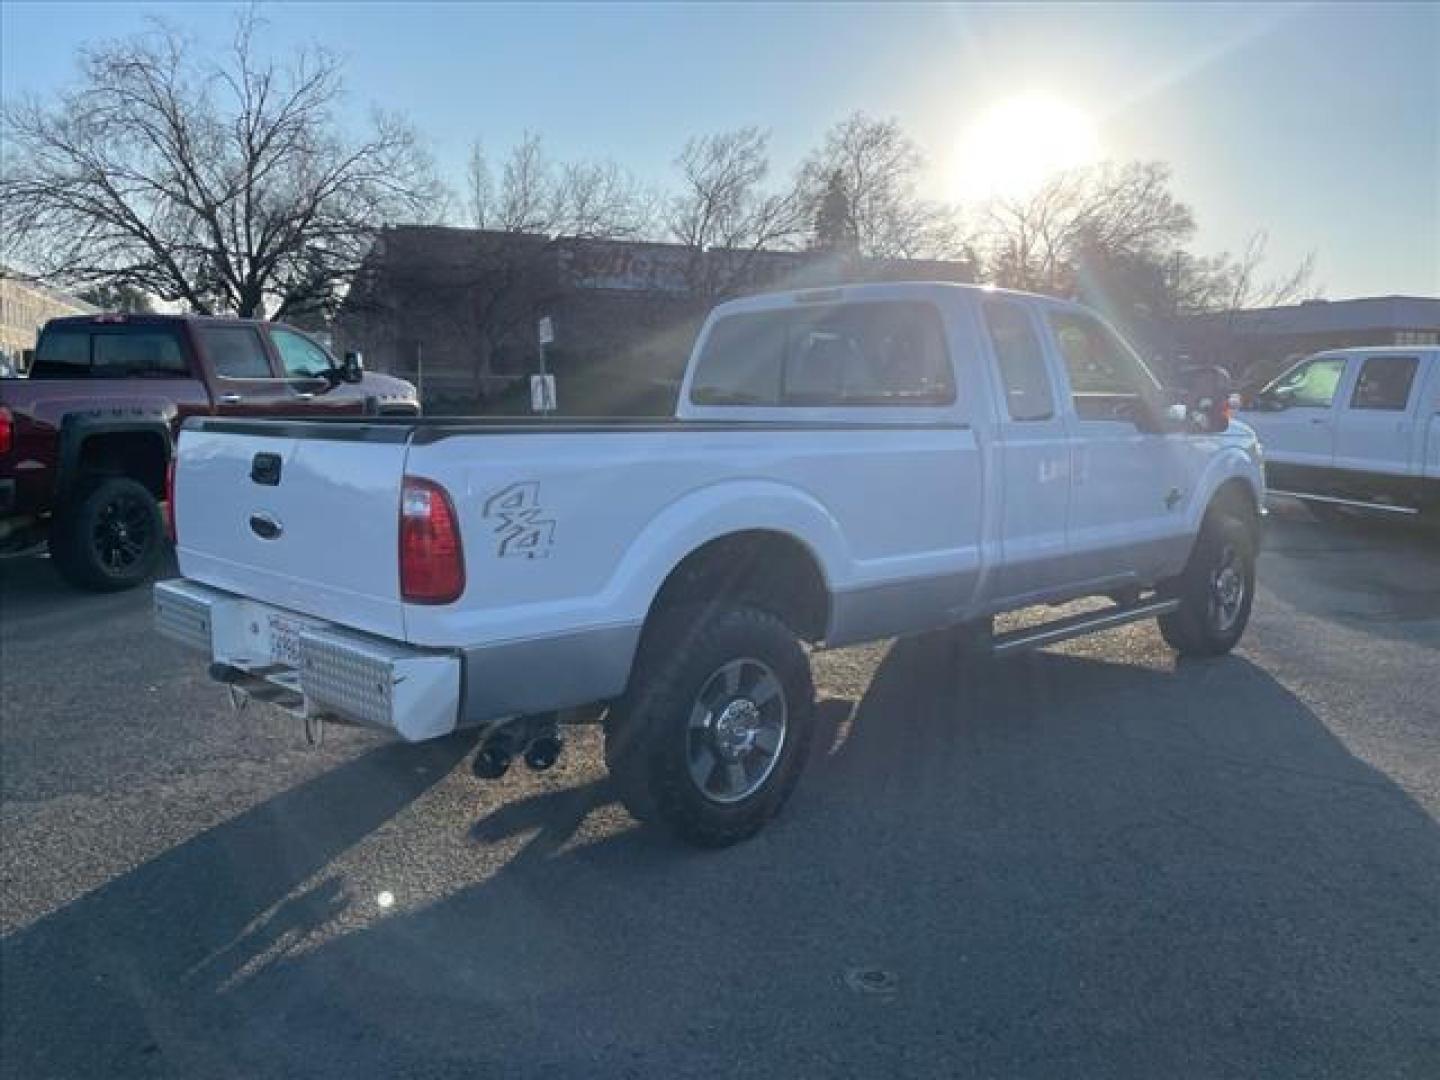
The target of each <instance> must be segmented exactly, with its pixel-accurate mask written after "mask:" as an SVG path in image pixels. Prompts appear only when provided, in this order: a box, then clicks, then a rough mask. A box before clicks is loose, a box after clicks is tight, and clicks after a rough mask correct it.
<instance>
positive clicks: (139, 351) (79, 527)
mask: <svg viewBox="0 0 1440 1080" xmlns="http://www.w3.org/2000/svg"><path fill="white" fill-rule="evenodd" d="M28 376H29V377H28V378H20V379H0V552H7V551H9V552H13V551H17V550H21V549H23V548H26V547H29V546H32V545H34V544H36V543H39V542H41V541H44V540H48V541H49V545H50V554H51V558H52V560H53V561H54V563H55V566H56V568H57V569H58V570H59V571H60V572H61V574H63V575H64V576H65V577H66V578H67V579H68V580H69V581H71V582H73V583H74V584H76V585H79V586H81V587H83V588H88V589H96V590H114V589H125V588H129V587H131V586H133V585H137V584H139V583H140V582H142V581H144V580H146V579H147V578H148V577H149V576H150V574H151V573H152V572H153V571H154V569H155V565H156V563H157V562H158V560H159V559H160V556H161V554H162V552H163V550H164V545H165V535H164V523H163V521H162V518H161V510H160V506H161V503H162V502H163V500H164V498H165V480H166V474H167V470H168V467H169V464H170V457H171V453H172V451H173V449H174V446H175V438H176V435H177V432H178V429H179V427H180V424H181V423H182V422H183V421H184V419H185V418H186V417H187V416H192V415H206V416H305V417H313V418H318V417H328V416H342V415H346V414H353V415H363V414H372V415H411V416H413V415H418V414H419V411H420V405H419V400H418V398H417V397H416V394H415V388H414V387H413V386H411V385H410V384H409V383H407V382H405V381H404V380H402V379H396V378H392V377H390V376H387V375H377V374H374V373H369V372H365V371H364V370H363V368H362V366H361V363H360V358H359V355H358V354H354V353H352V354H348V355H347V356H346V358H345V362H344V363H343V364H337V363H336V362H335V360H334V358H333V357H332V356H331V355H330V353H329V352H328V351H326V349H325V348H324V347H323V346H322V345H321V344H320V343H319V342H317V341H316V340H315V339H314V338H311V337H309V336H307V335H305V334H302V333H301V332H299V331H298V330H294V329H291V328H290V327H287V326H280V325H276V324H273V323H265V322H258V321H252V320H247V319H216V318H206V317H201V316H192V315H93V316H79V317H74V318H64V319H52V320H51V321H50V322H48V323H47V324H46V325H45V328H44V329H43V330H42V331H41V333H40V340H39V342H38V343H37V345H36V348H35V354H34V360H33V362H32V364H31V366H30V371H29V373H28Z"/></svg>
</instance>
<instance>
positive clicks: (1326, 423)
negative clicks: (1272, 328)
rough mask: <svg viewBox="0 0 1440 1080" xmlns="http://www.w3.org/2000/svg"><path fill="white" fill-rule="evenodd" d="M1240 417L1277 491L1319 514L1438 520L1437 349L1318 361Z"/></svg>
mask: <svg viewBox="0 0 1440 1080" xmlns="http://www.w3.org/2000/svg"><path fill="white" fill-rule="evenodd" d="M1242 415H1243V416H1244V419H1245V421H1246V423H1248V424H1249V425H1250V426H1251V427H1253V428H1254V429H1255V430H1256V432H1257V434H1259V436H1260V440H1261V442H1263V443H1264V446H1265V469H1266V475H1267V477H1268V480H1269V483H1270V486H1271V489H1272V490H1273V491H1274V493H1276V494H1284V495H1294V496H1296V497H1298V498H1301V499H1304V500H1305V502H1306V503H1307V504H1308V505H1309V506H1310V508H1311V509H1312V510H1313V511H1315V512H1316V513H1317V515H1319V516H1321V517H1328V516H1331V515H1332V514H1334V513H1340V512H1343V509H1344V508H1345V507H1361V508H1365V509H1370V510H1384V511H1388V512H1392V513H1399V514H1411V515H1413V514H1420V513H1424V514H1426V515H1427V516H1429V515H1436V514H1440V348H1435V347H1433V346H1432V347H1429V348H1426V347H1415V346H1400V345H1395V346H1381V347H1376V348H1356V349H1331V350H1329V351H1327V352H1322V353H1317V354H1316V355H1314V356H1310V357H1306V358H1305V359H1304V360H1301V361H1300V362H1299V363H1298V364H1296V365H1295V366H1293V367H1291V368H1290V369H1289V370H1288V371H1286V372H1284V373H1283V374H1282V375H1281V376H1280V377H1279V378H1277V379H1275V380H1274V381H1273V382H1271V383H1270V384H1269V385H1268V386H1267V387H1265V389H1264V390H1262V391H1261V392H1260V393H1259V395H1257V397H1256V399H1255V401H1254V402H1253V407H1252V408H1250V409H1247V410H1246V411H1245V412H1244V413H1243V414H1242Z"/></svg>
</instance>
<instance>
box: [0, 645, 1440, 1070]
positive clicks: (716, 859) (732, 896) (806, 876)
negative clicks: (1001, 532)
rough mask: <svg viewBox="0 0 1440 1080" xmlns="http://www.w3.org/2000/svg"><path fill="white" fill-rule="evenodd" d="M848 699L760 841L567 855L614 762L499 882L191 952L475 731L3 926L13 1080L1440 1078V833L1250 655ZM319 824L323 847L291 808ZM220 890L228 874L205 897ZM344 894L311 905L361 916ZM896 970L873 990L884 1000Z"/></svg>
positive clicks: (1022, 676) (319, 860)
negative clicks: (340, 928)
mask: <svg viewBox="0 0 1440 1080" xmlns="http://www.w3.org/2000/svg"><path fill="white" fill-rule="evenodd" d="M1157 655H1158V654H1157ZM821 717H822V720H823V723H824V727H825V730H824V731H822V733H821V738H819V739H818V740H817V745H816V747H815V752H814V759H813V761H812V768H811V771H810V775H809V776H808V777H807V778H806V780H805V782H803V783H802V784H801V786H800V788H799V790H798V792H797V794H796V796H795V798H794V800H793V801H792V803H791V805H790V806H789V807H788V808H787V810H786V813H785V814H784V815H783V816H782V817H781V818H780V819H778V820H777V821H776V822H774V823H773V824H772V826H771V827H770V828H769V829H767V830H766V831H765V832H764V833H762V834H761V835H760V836H759V837H757V838H756V839H755V840H753V841H751V842H749V843H746V844H743V845H740V846H738V847H736V848H733V849H730V850H727V851H723V852H711V853H702V852H694V851H690V850H688V849H685V848H683V847H681V846H679V845H678V844H676V843H674V842H672V841H670V840H668V839H667V838H665V837H664V835H663V834H661V833H659V832H658V831H656V830H652V829H649V828H642V827H636V828H631V829H629V830H627V831H622V832H619V833H616V834H613V835H608V836H605V837H604V838H603V839H600V840H597V841H594V842H591V843H576V844H573V845H572V844H569V843H568V841H570V840H572V839H574V838H575V837H576V836H577V829H578V828H579V827H580V824H581V822H583V821H584V820H585V818H586V816H587V815H588V814H590V813H591V812H592V811H594V810H596V809H597V808H599V807H602V806H604V805H605V804H606V803H608V802H609V801H610V798H611V796H610V794H609V792H608V788H607V785H606V784H605V783H604V782H603V781H602V780H599V779H597V780H595V781H594V782H591V783H587V784H583V785H581V786H579V787H574V788H570V789H565V790H559V791H555V792H553V793H549V794H545V795H541V796H536V797H534V798H532V799H529V800H525V801H522V802H520V803H516V804H514V805H511V806H507V807H504V808H502V809H500V810H498V811H496V812H495V813H494V814H493V815H491V816H489V817H487V818H486V819H484V820H483V821H481V822H479V823H478V824H477V826H476V828H475V833H474V835H475V837H476V839H477V842H490V841H497V840H500V839H505V838H512V837H515V836H520V835H523V834H524V833H526V832H529V831H532V830H535V835H534V837H533V838H532V839H530V840H529V841H528V842H527V845H526V846H525V847H524V848H522V850H521V852H520V854H519V855H517V856H516V857H515V858H513V859H511V861H510V862H509V863H507V864H506V865H505V867H504V868H503V869H502V870H500V871H499V872H497V873H495V874H494V875H493V876H491V877H490V878H488V879H487V880H483V881H479V882H476V883H474V884H471V885H468V886H464V887H462V888H461V889H460V890H459V891H457V892H455V893H453V894H452V895H450V896H449V897H448V898H446V899H444V900H442V901H440V902H438V903H435V904H433V905H431V906H428V907H424V908H420V909H416V910H410V911H400V910H397V911H396V913H395V914H393V915H391V916H389V917H387V918H385V919H383V920H382V921H380V922H378V923H376V924H375V925H373V926H372V927H370V928H368V929H365V930H359V931H354V932H351V933H348V934H346V935H344V936H341V937H338V938H335V939H333V940H331V941H329V942H327V943H324V944H321V945H319V946H318V947H315V948H313V949H311V950H308V951H292V952H289V953H283V952H282V953H281V954H280V955H279V956H277V957H275V958H273V959H269V958H266V959H265V960H263V961H262V962H258V963H252V962H250V961H251V960H253V957H254V955H255V953H254V950H253V949H250V948H248V947H247V949H246V950H245V951H247V952H249V953H250V954H251V955H250V956H248V957H247V956H245V955H229V956H227V957H225V960H224V962H223V963H222V964H220V965H218V966H217V968H216V969H215V970H210V969H200V970H197V969H195V965H196V963H197V962H199V961H200V960H201V959H203V958H204V957H206V956H209V955H211V954H212V953H213V952H214V951H215V950H216V949H217V948H220V947H222V946H224V945H225V944H227V943H228V942H230V941H232V940H233V939H234V938H235V937H236V936H238V935H239V934H240V932H241V931H242V930H243V929H244V927H245V925H246V923H247V922H248V921H249V920H250V919H252V918H253V917H254V916H255V914H256V913H257V912H259V911H262V910H264V909H266V907H267V906H268V905H269V904H272V903H275V902H278V901H279V900H280V898H281V897H282V896H284V895H285V894H286V892H287V891H288V888H289V887H291V886H294V885H295V884H296V883H298V882H300V881H302V880H306V879H307V878H308V877H310V876H313V875H314V874H318V873H320V872H321V871H322V869H323V866H324V863H325V861H326V860H327V859H328V858H330V857H331V856H333V855H334V854H336V852H337V851H338V850H339V849H340V848H341V847H343V846H344V845H345V844H346V843H349V842H352V841H354V840H355V839H358V838H359V837H360V836H361V835H363V834H364V832H366V831H368V830H369V829H372V828H374V827H375V826H376V825H377V824H378V823H379V822H380V821H382V820H384V818H385V817H387V816H388V815H389V814H391V813H393V812H394V811H395V809H397V808H398V806H400V805H403V803H404V801H406V800H407V799H409V798H413V797H414V796H415V795H416V794H417V793H418V792H419V791H420V790H423V788H424V786H425V784H427V783H428V782H429V781H430V780H431V779H433V778H434V777H435V776H437V775H439V774H440V773H441V772H443V770H444V769H446V768H448V767H449V765H450V764H453V763H454V762H455V761H456V760H458V757H457V755H458V753H459V748H458V747H457V746H450V747H445V748H440V749H436V750H433V751H429V753H430V754H431V755H432V756H431V758H430V763H431V768H429V769H427V771H426V772H425V774H424V775H423V776H416V777H415V778H413V779H412V778H410V775H409V774H408V773H407V772H406V770H405V769H403V768H400V767H399V762H400V761H401V760H404V761H410V760H413V759H412V758H410V757H408V756H407V757H404V758H403V759H402V758H401V757H400V756H398V755H399V754H401V753H404V754H407V755H409V754H415V753H416V752H417V751H416V750H414V749H410V750H404V749H403V748H396V749H395V750H393V751H388V750H387V751H376V752H375V753H374V754H373V755H367V757H366V758H363V759H361V760H360V761H359V762H356V763H355V764H354V765H353V766H346V767H344V768H342V769H340V770H337V773H335V774H331V775H330V776H328V777H325V778H322V779H320V780H317V781H314V782H313V783H312V784H308V785H305V787H304V788H303V789H297V791H296V792H293V793H291V794H289V795H287V796H282V797H281V798H280V799H277V800H274V801H273V802H272V803H270V804H268V805H267V806H265V807H261V808H259V809H257V810H255V811H253V812H252V813H251V814H248V815H246V816H245V818H244V819H237V821H236V822H233V823H231V824H230V825H227V826H224V827H222V828H221V829H217V830H214V831H213V833H211V834H206V835H205V836H204V837H201V838H199V839H197V840H196V841H193V842H192V843H191V844H187V845H184V846H183V847H182V848H180V849H178V850H177V851H175V852H172V853H170V854H168V855H166V856H162V857H161V858H160V859H157V860H155V861H154V862H152V863H149V864H147V865H145V866H142V867H140V868H138V869H137V870H135V871H133V872H131V873H130V874H129V875H127V876H125V877H123V878H121V879H119V880H117V881H116V882H114V883H113V884H111V885H109V886H106V887H105V888H104V889H101V890H99V891H98V892H97V893H94V894H91V895H90V896H88V897H86V898H84V899H82V900H80V901H77V902H76V903H75V904H72V905H71V906H70V907H69V908H67V909H65V910H64V911H62V912H60V913H58V914H56V915H53V916H51V917H49V918H47V919H44V920H41V921H40V922H39V923H37V924H36V925H35V926H33V927H31V928H30V929H28V930H26V931H24V932H22V933H20V934H18V935H16V936H15V938H14V939H12V940H11V941H8V942H7V943H6V945H5V965H6V968H7V975H6V981H7V983H10V984H11V986H12V987H13V992H11V993H7V994H6V1001H5V1006H4V1009H5V1013H4V1019H5V1033H6V1035H5V1041H6V1054H5V1059H6V1066H5V1067H6V1069H7V1071H13V1072H15V1073H16V1074H17V1075H28V1076H41V1075H68V1074H71V1073H72V1072H74V1071H75V1070H72V1069H70V1068H67V1066H68V1065H71V1064H74V1063H76V1062H78V1061H94V1060H96V1058H95V1057H94V1056H86V1057H83V1058H82V1057H78V1056H76V1057H71V1056H70V1055H71V1053H72V1048H71V1047H70V1046H69V1045H68V1044H57V1043H54V1042H44V1043H42V1042H41V1040H40V1038H39V1037H35V1036H31V1035H29V1034H28V1033H33V1032H45V1033H53V1032H62V1031H68V1032H72V1033H74V1037H75V1038H77V1039H79V1038H83V1039H84V1040H87V1041H88V1042H89V1043H91V1044H92V1046H91V1047H90V1050H89V1053H90V1054H91V1055H93V1053H94V1051H95V1047H94V1046H93V1044H94V1043H97V1042H98V1043H99V1044H100V1045H101V1046H102V1047H103V1051H104V1053H103V1056H102V1057H101V1058H100V1060H104V1061H106V1062H108V1063H109V1071H110V1072H111V1073H113V1074H116V1075H124V1074H140V1075H144V1074H150V1073H155V1072H165V1071H169V1072H173V1073H175V1074H179V1075H205V1076H245V1077H255V1076H270V1075H273V1076H293V1075H305V1076H319V1075H324V1076H337V1077H347V1078H349V1077H355V1076H361V1075H385V1076H401V1075H406V1076H408V1075H419V1074H425V1075H466V1076H475V1075H504V1076H507V1077H511V1076H528V1075H536V1076H539V1075H585V1076H606V1075H616V1074H622V1075H664V1076H667V1077H668V1076H677V1075H697V1076H701V1075H703V1076H714V1075H745V1076H750V1075H759V1074H765V1075H774V1076H832V1075H846V1076H876V1075H969V1074H971V1073H974V1074H978V1075H1003V1076H1007V1077H1014V1076H1036V1077H1039V1076H1054V1075H1103V1076H1107V1077H1122V1076H1134V1077H1145V1078H1147V1080H1148V1078H1152V1077H1155V1076H1175V1075H1218V1074H1227V1075H1302V1074H1312V1073H1319V1072H1326V1071H1328V1072H1330V1073H1333V1074H1334V1075H1353V1076H1366V1075H1382V1074H1384V1075H1390V1074H1394V1075H1424V1074H1427V1073H1428V1074H1430V1075H1433V1074H1434V1069H1435V1067H1436V1065H1437V1064H1440V1036H1437V1034H1436V1029H1435V1026H1434V1023H1433V1020H1434V1017H1435V1015H1436V1008H1437V1004H1440V986H1437V981H1440V979H1437V975H1436V972H1437V971H1440V920H1437V919H1436V917H1435V914H1436V909H1435V898H1436V897H1437V896H1440V829H1437V826H1436V823H1435V821H1434V820H1433V819H1432V818H1431V817H1430V816H1429V815H1428V814H1427V813H1426V812H1425V811H1424V810H1423V809H1422V808H1421V807H1419V806H1418V805H1417V804H1416V803H1414V802H1413V801H1412V800H1411V799H1410V798H1409V797H1407V796H1406V795H1405V794H1404V793H1403V792H1402V791H1401V790H1400V789H1399V788H1397V787H1396V786H1395V785H1394V784H1392V783H1391V782H1390V781H1389V780H1388V779H1387V778H1386V777H1385V776H1384V775H1383V774H1381V773H1378V772H1376V771H1375V770H1373V769H1371V768H1370V767H1369V766H1368V765H1366V764H1364V763H1363V762H1361V761H1360V760H1358V759H1356V758H1355V757H1354V756H1352V755H1351V754H1350V753H1349V751H1348V750H1347V749H1346V748H1345V747H1344V746H1343V745H1342V744H1341V743H1340V742H1339V741H1338V740H1337V739H1335V738H1334V737H1333V736H1332V735H1331V734H1330V732H1329V731H1328V730H1327V729H1326V727H1325V726H1324V725H1323V724H1322V723H1321V722H1320V721H1319V720H1318V719H1317V717H1316V716H1315V715H1314V714H1313V713H1312V712H1311V711H1310V710H1309V709H1308V708H1307V707H1306V706H1305V705H1304V703H1303V702H1301V701H1300V700H1299V699H1298V698H1296V697H1295V696H1293V695H1292V694H1291V693H1290V692H1289V691H1287V690H1286V689H1285V688H1284V687H1283V686H1281V685H1279V684H1278V683H1277V682H1275V681H1274V680H1273V679H1271V678H1270V676H1268V675H1267V674H1266V673H1265V672H1264V671H1262V670H1260V669H1259V668H1257V667H1255V666H1254V665H1252V664H1251V663H1249V662H1248V661H1246V660H1244V659H1241V658H1239V657H1231V658H1227V659H1224V660H1220V661H1213V662H1207V663H1193V664H1191V663H1182V664H1179V665H1177V666H1170V665H1169V663H1168V662H1167V663H1166V664H1165V665H1164V666H1160V665H1159V664H1158V662H1157V664H1156V665H1154V666H1145V665H1144V664H1143V663H1133V664H1120V663H1112V662H1108V661H1104V660H1100V659H1095V658H1092V657H1089V656H1085V655H1076V654H1072V653H1062V652H1046V653H1041V654H1037V655H1034V656H1031V657H1027V658H1023V659H1020V660H1016V661H1013V662H1010V663H1007V664H1003V665H999V664H997V665H988V666H983V667H974V666H968V665H965V664H962V663H958V662H957V661H956V658H955V656H954V655H953V654H952V653H951V652H950V649H949V646H948V645H947V643H946V641H945V639H944V638H942V637H935V638H925V639H917V640H912V641H902V642H899V643H897V644H896V645H894V646H893V647H892V648H891V649H890V651H889V653H888V654H887V655H886V657H885V659H884V660H883V662H882V663H881V665H880V667H879V669H878V670H877V671H876V673H875V676H874V678H873V680H872V681H871V683H870V685H869V688H868V690H867V691H866V692H865V695H864V698H863V700H861V701H860V702H859V703H858V704H856V705H854V706H853V708H852V707H850V706H849V705H848V704H847V703H844V702H836V701H832V702H828V703H826V704H825V705H824V706H823V707H822V711H821ZM421 759H422V760H423V753H422V755H421ZM316 816H318V818H319V819H320V821H321V822H322V823H327V822H328V823H329V824H328V826H326V825H323V824H322V826H321V827H319V829H318V836H319V839H318V840H317V839H315V838H314V836H310V835H309V834H312V833H316V829H315V828H307V830H306V833H307V836H308V838H309V840H310V843H309V845H308V846H306V847H305V848H304V849H303V850H299V851H297V850H295V849H294V845H295V844H296V842H297V839H296V836H295V834H294V833H293V832H292V831H291V830H290V829H289V828H287V827H286V823H287V822H289V821H293V820H295V819H297V818H305V819H309V818H312V817H316ZM247 819H248V820H247ZM217 875H218V876H221V877H223V878H224V879H225V880H227V881H229V882H233V886H234V887H233V891H231V892H230V893H229V894H226V893H225V892H224V891H223V890H222V891H221V894H220V899H219V900H218V901H215V902H214V903H216V904H218V905H219V906H218V907H213V906H211V904H212V902H211V901H209V900H207V901H205V906H203V907H201V906H197V900H196V899H195V894H194V892H193V888H194V884H193V883H194V882H195V881H196V880H197V878H198V879H204V878H209V877H212V876H217ZM323 889H324V890H326V891H323V892H321V894H320V895H318V896H316V897H313V898H304V899H302V900H301V902H300V906H301V908H302V909H304V910H302V912H301V913H300V914H299V915H297V916H296V917H314V916H315V915H316V914H317V913H321V914H323V912H324V911H325V910H327V905H330V904H333V903H334V902H335V892H334V887H333V886H331V885H328V884H326V885H324V886H323ZM274 937H275V935H274V934H270V933H267V934H265V935H262V936H261V940H262V943H264V942H269V941H272V940H274ZM871 969H873V970H875V971H877V972H879V973H881V975H883V976H884V978H883V979H877V980H875V982H874V985H877V986H880V987H882V989H881V991H880V992H876V993H864V992H857V990H856V989H854V988H852V987H857V986H858V987H861V988H863V987H864V986H866V985H868V984H867V982H866V980H865V979H863V978H857V977H855V975H856V973H857V972H862V971H866V970H871ZM847 976H850V978H848V979H847ZM80 1017H85V1018H86V1020H85V1022H84V1023H83V1024H82V1022H81V1021H80V1020H79V1018H80ZM82 1028H83V1034H82V1031H81V1029H82ZM147 1048H148V1049H149V1051H150V1052H149V1053H148V1054H146V1053H145V1051H146V1049H147Z"/></svg>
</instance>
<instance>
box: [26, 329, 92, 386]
mask: <svg viewBox="0 0 1440 1080" xmlns="http://www.w3.org/2000/svg"><path fill="white" fill-rule="evenodd" d="M30 374H31V376H32V377H34V378H37V379H63V378H66V377H72V378H74V377H79V378H84V377H85V376H87V375H89V374H90V328H89V327H88V326H75V327H70V326H65V327H53V328H50V329H47V330H44V331H42V332H41V334H40V343H39V344H38V345H37V346H36V347H35V359H34V360H33V361H32V362H31V364H30Z"/></svg>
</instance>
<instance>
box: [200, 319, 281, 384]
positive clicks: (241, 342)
mask: <svg viewBox="0 0 1440 1080" xmlns="http://www.w3.org/2000/svg"><path fill="white" fill-rule="evenodd" d="M199 333H200V342H201V344H202V345H203V346H204V347H205V355H206V356H208V357H209V358H210V363H211V364H213V365H214V367H215V372H216V374H218V375H220V376H222V377H223V378H226V379H268V378H271V377H272V374H273V373H272V372H271V370H270V360H269V358H268V357H267V356H266V355H265V346H264V345H263V344H262V343H261V341H260V335H259V334H258V333H257V332H256V331H255V328H254V327H251V326H223V325H213V324H212V325H202V326H201V327H200V328H199Z"/></svg>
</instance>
